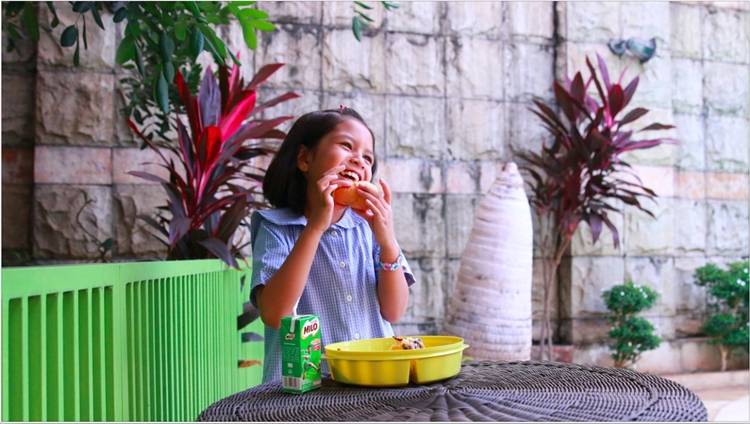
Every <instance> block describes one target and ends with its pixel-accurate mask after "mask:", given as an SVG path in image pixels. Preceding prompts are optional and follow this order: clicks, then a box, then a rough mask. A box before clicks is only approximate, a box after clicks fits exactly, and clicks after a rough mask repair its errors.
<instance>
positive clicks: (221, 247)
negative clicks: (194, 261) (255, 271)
mask: <svg viewBox="0 0 750 424" xmlns="http://www.w3.org/2000/svg"><path fill="white" fill-rule="evenodd" d="M198 244H200V245H201V246H203V247H205V248H206V250H208V251H209V252H211V254H213V255H214V256H216V257H217V258H219V259H221V260H222V261H224V262H225V263H226V264H227V265H229V266H231V267H232V268H236V269H238V268H239V266H238V265H237V260H236V259H235V257H234V255H232V253H231V252H230V251H229V247H228V246H227V244H226V243H224V242H223V241H221V240H219V239H217V238H214V237H210V238H207V239H205V240H201V241H199V242H198Z"/></svg>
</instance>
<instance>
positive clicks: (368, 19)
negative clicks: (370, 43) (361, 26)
mask: <svg viewBox="0 0 750 424" xmlns="http://www.w3.org/2000/svg"><path fill="white" fill-rule="evenodd" d="M357 15H359V17H360V18H362V19H364V20H366V21H367V22H370V23H373V22H375V20H374V19H372V18H371V17H369V16H367V15H365V14H364V13H362V12H360V11H357Z"/></svg>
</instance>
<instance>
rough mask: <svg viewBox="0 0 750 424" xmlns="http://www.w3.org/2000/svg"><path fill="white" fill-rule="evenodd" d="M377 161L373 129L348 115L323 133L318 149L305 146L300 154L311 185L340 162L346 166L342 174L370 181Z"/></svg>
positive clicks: (341, 175)
mask: <svg viewBox="0 0 750 424" xmlns="http://www.w3.org/2000/svg"><path fill="white" fill-rule="evenodd" d="M374 161H375V153H374V152H373V140H372V135H371V134H370V131H369V130H368V129H367V127H366V126H364V125H363V124H362V123H361V122H359V121H358V120H356V119H353V118H345V119H344V121H342V122H341V123H339V124H338V125H336V127H335V128H334V129H333V131H331V132H329V133H328V134H326V135H325V136H323V138H321V139H320V142H318V145H317V146H316V147H315V148H314V149H312V150H308V149H306V148H305V147H302V148H301V149H300V152H299V155H298V157H297V166H298V167H299V169H300V170H301V171H302V173H304V174H305V177H306V178H307V181H308V185H309V184H314V183H315V182H316V181H318V180H319V179H320V178H321V177H322V176H323V174H324V173H325V172H326V171H328V170H329V169H331V168H334V167H336V166H338V165H344V166H346V169H345V170H343V171H341V172H340V173H339V176H340V177H342V178H345V179H349V180H354V181H370V180H371V179H372V165H373V163H374Z"/></svg>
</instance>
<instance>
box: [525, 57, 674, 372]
mask: <svg viewBox="0 0 750 424" xmlns="http://www.w3.org/2000/svg"><path fill="white" fill-rule="evenodd" d="M597 59H598V65H599V71H600V73H601V80H600V79H599V77H597V75H596V71H595V70H594V66H593V65H592V64H591V61H590V60H589V59H588V57H587V58H586V65H587V67H588V70H589V72H590V76H589V77H588V79H587V80H585V81H584V78H583V76H582V75H581V72H580V71H579V72H577V73H576V74H575V76H574V77H573V79H572V81H571V80H567V81H565V82H563V83H559V82H555V83H554V85H553V89H554V95H555V100H556V105H557V107H559V109H560V111H561V112H560V113H557V112H555V110H554V109H553V106H548V105H546V104H544V103H543V102H542V101H540V100H538V99H537V100H534V105H535V106H536V108H532V109H531V111H532V112H533V113H534V114H535V115H536V116H538V117H539V119H541V120H542V125H543V126H544V128H545V129H546V130H547V131H549V133H550V134H551V135H552V136H553V137H554V140H553V141H552V143H551V145H550V146H547V145H543V146H542V150H541V152H539V153H537V152H532V151H524V152H519V153H517V154H518V156H519V157H520V158H521V161H522V164H521V169H524V170H525V171H527V172H528V174H529V175H530V176H531V181H530V186H531V191H532V193H531V196H530V197H531V203H532V206H533V207H534V209H536V211H537V213H538V215H539V218H540V221H541V224H542V229H541V230H542V231H541V234H542V240H541V242H540V248H541V250H542V253H543V255H544V257H545V258H547V259H546V261H545V265H544V268H543V270H544V272H543V279H544V308H543V316H544V318H543V326H542V340H541V343H542V352H543V354H545V353H546V355H547V358H550V359H551V358H552V330H551V326H550V316H549V311H550V303H551V296H550V290H551V287H552V283H553V282H554V281H556V279H557V269H558V267H559V265H560V261H561V260H562V257H563V254H564V253H565V251H566V250H567V248H568V246H570V243H571V240H572V238H573V234H574V233H575V232H576V229H577V228H578V226H579V224H580V223H581V222H586V223H587V224H588V225H589V227H590V228H591V233H592V236H593V242H594V243H596V241H597V240H598V239H599V235H600V234H601V231H602V226H603V225H606V226H607V227H608V228H609V229H610V231H611V233H612V239H613V242H614V245H615V247H617V246H619V236H618V232H617V228H616V227H615V226H614V224H613V223H612V221H611V220H610V218H609V215H608V214H609V213H610V212H616V213H622V211H620V210H618V209H617V208H616V207H615V205H614V204H613V203H614V202H615V201H618V200H619V201H622V202H623V203H625V204H627V205H631V206H635V207H636V208H638V209H640V210H642V211H643V212H645V213H647V214H649V215H650V216H652V217H653V216H654V215H653V214H652V213H651V212H650V211H649V210H648V209H646V208H645V207H643V206H642V205H641V199H643V198H646V199H651V200H653V199H654V198H655V197H656V194H655V193H654V192H653V191H652V190H650V189H649V188H647V187H645V186H643V183H642V181H641V180H640V178H638V176H637V175H636V174H635V173H633V172H632V171H631V170H630V168H631V167H630V165H629V164H628V163H627V162H625V161H624V160H623V159H622V158H621V156H622V154H624V153H627V152H631V151H634V150H640V149H648V148H652V147H656V146H659V145H660V144H662V143H664V142H675V141H676V140H673V139H669V138H650V139H637V140H635V139H634V137H635V136H636V134H637V133H640V132H643V131H655V130H666V129H671V128H673V126H671V125H663V124H659V123H652V124H650V125H647V126H645V127H644V128H642V129H640V130H639V131H634V130H631V129H629V126H630V125H631V124H633V123H634V122H635V121H637V120H638V119H639V118H641V117H642V116H644V115H646V114H647V113H648V109H644V108H641V107H636V108H633V109H632V110H630V111H629V112H627V113H624V114H623V113H622V112H623V111H624V110H625V108H626V107H627V106H628V104H629V103H630V101H631V99H632V98H633V95H634V94H635V91H636V88H637V87H638V77H635V78H634V79H633V80H632V81H630V82H629V83H628V84H627V85H625V86H624V88H623V84H622V79H623V76H624V74H625V71H623V72H622V74H621V75H620V78H619V79H618V81H617V82H613V81H610V77H609V72H608V70H607V66H606V64H605V63H604V60H603V59H602V58H601V57H600V56H598V55H597ZM592 83H593V84H594V86H595V87H596V92H597V93H598V99H596V98H594V97H593V96H591V95H589V94H588V90H589V87H590V86H591V84H592ZM621 115H623V116H621ZM627 174H630V175H632V176H633V177H634V178H631V179H625V178H623V177H625V176H626V175H627Z"/></svg>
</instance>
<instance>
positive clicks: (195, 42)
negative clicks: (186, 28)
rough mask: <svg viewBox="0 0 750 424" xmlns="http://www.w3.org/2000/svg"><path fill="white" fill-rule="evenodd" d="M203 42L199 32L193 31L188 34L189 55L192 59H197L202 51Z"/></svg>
mask: <svg viewBox="0 0 750 424" xmlns="http://www.w3.org/2000/svg"><path fill="white" fill-rule="evenodd" d="M204 43H205V40H204V38H203V34H201V32H200V31H198V30H196V29H193V30H192V31H191V32H190V54H191V55H192V56H193V58H196V57H198V55H199V54H201V52H202V51H203V47H204Z"/></svg>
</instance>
